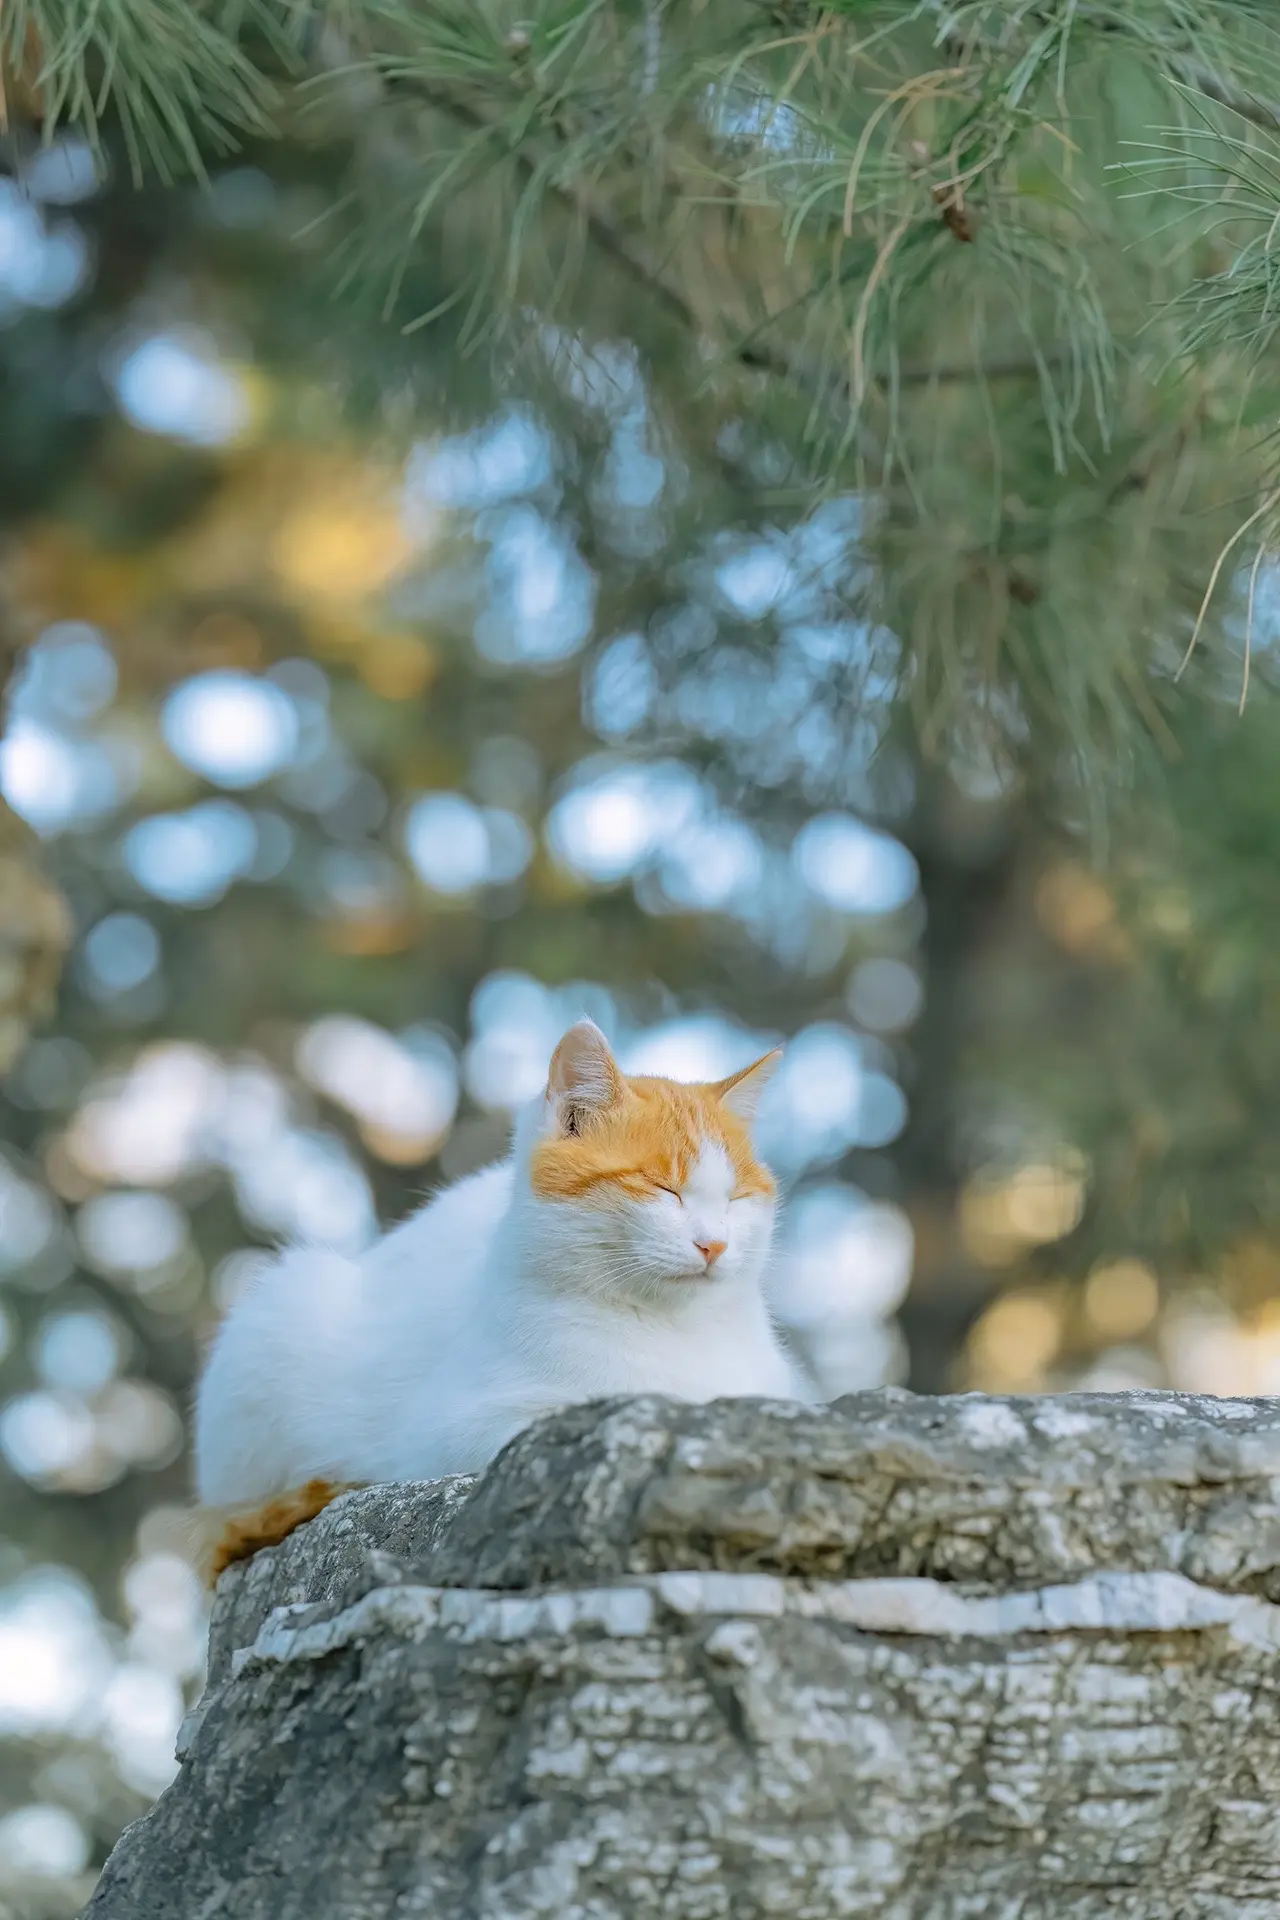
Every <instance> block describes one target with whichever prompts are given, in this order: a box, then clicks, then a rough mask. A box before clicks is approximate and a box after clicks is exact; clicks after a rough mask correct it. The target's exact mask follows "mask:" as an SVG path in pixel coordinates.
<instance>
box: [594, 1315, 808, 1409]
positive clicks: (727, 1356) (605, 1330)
mask: <svg viewBox="0 0 1280 1920" xmlns="http://www.w3.org/2000/svg"><path fill="white" fill-rule="evenodd" d="M710 1318H711V1321H712V1323H711V1324H710V1325H704V1324H699V1323H694V1324H692V1325H689V1324H681V1323H679V1322H677V1323H676V1324H674V1325H664V1324H662V1323H658V1324H656V1325H655V1324H654V1323H653V1322H651V1321H644V1320H642V1319H640V1318H638V1317H637V1319H636V1320H634V1321H625V1320H624V1321H621V1322H620V1323H615V1324H613V1325H610V1326H608V1327H600V1326H596V1325H590V1324H589V1325H585V1326H579V1327H577V1328H575V1329H573V1332H572V1335H571V1337H570V1339H569V1340H568V1341H567V1342H566V1343H565V1345H564V1347H563V1348H562V1350H561V1352H560V1354H559V1355H558V1356H557V1358H558V1360H559V1362H560V1364H561V1365H562V1366H564V1367H565V1368H566V1370H567V1371H568V1372H569V1373H570V1374H571V1375H572V1376H573V1378H572V1379H571V1380H570V1381H567V1382H566V1384H570V1385H572V1386H573V1387H574V1388H575V1390H576V1391H578V1392H582V1391H585V1392H587V1393H590V1394H599V1395H608V1394H632V1393H661V1394H669V1395H671V1396H672V1397H673V1398H675V1399H680V1400H714V1399H716V1398H718V1397H719V1396H720V1395H733V1394H755V1393H758V1394H770V1393H777V1392H779V1391H783V1390H784V1386H783V1382H784V1380H785V1362H784V1361H783V1360H782V1357H781V1355H780V1352H779V1349H778V1347H777V1344H776V1342H775V1340H774V1339H773V1336H772V1334H771V1332H770V1330H769V1328H768V1325H767V1323H764V1322H761V1323H759V1324H757V1323H754V1322H753V1321H752V1320H748V1319H746V1317H745V1316H743V1317H741V1318H735V1317H733V1316H722V1317H720V1318H719V1319H718V1320H717V1319H715V1318H714V1317H710Z"/></svg>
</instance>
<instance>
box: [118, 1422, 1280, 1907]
mask: <svg viewBox="0 0 1280 1920" xmlns="http://www.w3.org/2000/svg"><path fill="white" fill-rule="evenodd" d="M212 1653H213V1658H212V1662H211V1673H210V1685H209V1689H208V1691H207V1692H206V1695H205V1698H204V1700H203V1701H202V1702H201V1704H200V1706H199V1708H198V1709H197V1710H196V1712H195V1713H194V1714H193V1715H191V1716H190V1717H189V1719H188V1722H187V1724H186V1726H185V1728H184V1734H183V1741H182V1751H183V1766H182V1770H181V1772H180V1775H179V1777H178V1779H177V1781H176V1782H175V1783H174V1785H173V1786H172V1787H171V1788H170V1789H169V1791H168V1792H167V1793H166V1794H165V1795H164V1797H163V1798H162V1800H161V1801H160V1802H159V1804H158V1805H157V1806H156V1808H155V1809H154V1810H153V1811H152V1812H151V1813H150V1814H149V1815H148V1816H147V1818H146V1819H145V1820H143V1821H140V1822H139V1823H138V1824H137V1825H136V1826H134V1827H132V1828H131V1829H130V1830H129V1831H128V1832H127V1833H126V1834H125V1835H124V1837H123V1838H122V1840H121V1842H120V1844H119V1846H118V1847H117V1849H116V1852H115V1853H114V1854H113V1856H112V1858H111V1860H110V1862H109V1863H108V1866H107V1869H106V1872H105V1873H104V1875H103V1878H102V1880H101V1882H100V1884H99V1887H98V1890H97V1892H96V1894H95V1896H94V1898H93V1900H92V1902H91V1903H90V1907H89V1909H88V1914H89V1916H90V1920H213V1917H214V1916H222V1917H223V1920H383V1917H384V1916H386V1917H388V1920H389V1917H390V1916H396V1917H397V1920H411V1917H417V1916H422V1917H423V1920H425V1917H426V1916H431V1920H455V1917H456V1920H535V1917H536V1920H541V1917H542V1916H546V1920H631V1916H642V1917H644V1920H648V1917H649V1916H652V1920H766V1917H767V1916H773V1915H780V1914H785V1915H787V1916H788V1920H834V1917H836V1916H855V1915H856V1916H859V1920H863V1917H865V1920H1228V1916H1230V1920H1280V1403H1277V1404H1273V1403H1271V1402H1267V1401H1213V1400H1206V1399H1192V1398H1188V1397H1185V1396H1175V1395H1165V1394H1134V1395H1115V1396H1110V1395H1076V1396H1068V1397H1064V1398H1057V1399H1051V1400H1050V1399H1045V1400H990V1399H982V1398H978V1397H974V1396H967V1397H965V1398H961V1399H949V1400H924V1399H917V1398H914V1397H912V1396H910V1395H905V1394H898V1393H877V1394H865V1395H857V1396H854V1397H852V1398H850V1399H847V1400H844V1401H841V1402H839V1403H838V1404H837V1405H835V1406H834V1407H828V1408H822V1409H814V1408H799V1407H783V1406H777V1405H769V1404H763V1403H759V1402H724V1403H721V1404H719V1405H716V1406H712V1407H681V1406H675V1405H671V1404H668V1403H663V1402H659V1401H652V1400H644V1401H633V1402H629V1403H614V1404H612V1405H609V1406H606V1407H596V1408H578V1409H574V1410H571V1411H569V1412H566V1413H564V1414H562V1415H559V1416H557V1417H556V1418H555V1419H553V1420H550V1421H546V1422H544V1423H542V1424H541V1425H540V1426H539V1427H537V1428H535V1429H532V1430H531V1431H530V1432H529V1433H527V1434H525V1435H523V1436H522V1437H521V1438H520V1439H519V1440H517V1441H515V1442H514V1443H513V1444H512V1445H511V1446H510V1447H509V1448H508V1449H507V1450H506V1452H505V1453H504V1454H503V1455H502V1457H501V1458H500V1459H499V1460H498V1461H497V1462H496V1463H495V1465H494V1466H493V1467H492V1468H491V1469H490V1471H489V1473H488V1474H486V1475H485V1476H484V1477H483V1478H482V1479H481V1480H480V1481H478V1482H475V1483H470V1482H462V1481H455V1482H441V1483H437V1484H435V1485H433V1486H399V1487H382V1488H371V1489H368V1490H367V1491H364V1492H361V1493H357V1494H350V1495H347V1496H345V1497H344V1498H343V1499H342V1500H340V1501H338V1502H336V1503H335V1504H334V1506H333V1507H332V1508H331V1509H329V1510H328V1511H327V1512H326V1513H325V1514H322V1515H321V1516H320V1517H319V1518H318V1519H317V1520H315V1521H313V1522H312V1523H311V1524H310V1525H309V1526H308V1527H307V1528H305V1529H303V1530H302V1531H301V1532H300V1533H299V1534H297V1535H296V1536H295V1537H294V1538H293V1539H291V1540H290V1541H287V1542H286V1543H285V1544H284V1545H283V1546H282V1547H280V1548H278V1549H276V1550H274V1551H273V1552H270V1553H264V1554H262V1555H260V1556H259V1557H258V1559H257V1560H256V1561H254V1562H252V1563H251V1564H250V1565H249V1566H248V1567H246V1568H242V1569H232V1570H231V1571H230V1572H229V1573H228V1574H227V1575H225V1576H224V1579H223V1582H222V1585H221V1587H220V1589H219V1595H218V1601H217V1606H216V1610H215V1620H214V1629H213V1647H212Z"/></svg>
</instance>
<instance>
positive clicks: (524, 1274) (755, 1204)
mask: <svg viewBox="0 0 1280 1920" xmlns="http://www.w3.org/2000/svg"><path fill="white" fill-rule="evenodd" d="M779 1058H780V1055H779V1054H777V1053H771V1054H767V1055H766V1056H765V1058H764V1059H763V1060H758V1061H757V1062H756V1063H755V1065H754V1066H751V1067H747V1068H745V1069H744V1070H743V1071H742V1072H741V1073H737V1074H733V1075H731V1076H730V1078H729V1079H727V1080H721V1081H718V1082H715V1083H714V1084H711V1085H702V1086H686V1085H684V1084H682V1083H680V1082H677V1081H673V1080H660V1079H648V1078H645V1079H635V1078H628V1077H626V1076H625V1075H624V1074H623V1073H622V1072H621V1070H620V1068H619V1067H618V1065H617V1063H616V1061H615V1060H614V1057H613V1055H612V1053H611V1052H610V1050H609V1046H608V1042H607V1041H606V1040H605V1037H604V1035H603V1034H602V1033H601V1032H600V1030H599V1028H598V1027H596V1026H594V1025H593V1024H592V1023H591V1022H590V1021H587V1020H584V1021H582V1022H580V1023H579V1024H578V1025H577V1026H575V1027H571V1028H570V1030H569V1032H568V1033H567V1034H565V1036H564V1038H563V1039H562V1040H561V1042H560V1044H559V1046H558V1047H557V1048H556V1051H555V1054H554V1056H553V1058H552V1061H551V1068H550V1073H549V1076H548V1083H547V1087H546V1090H545V1092H544V1093H543V1094H542V1095H541V1097H540V1098H539V1099H538V1100H536V1101H535V1102H534V1103H533V1105H532V1107H531V1108H530V1109H529V1110H528V1111H527V1112H526V1113H525V1114H523V1115H522V1116H521V1118H520V1120H519V1122H518V1123H517V1127H516V1133H515V1140H514V1144H513V1151H512V1155H511V1158H510V1159H508V1160H506V1161H504V1162H502V1163H501V1164H500V1165H498V1166H494V1167H488V1168H486V1169H485V1170H484V1171H483V1172H481V1173H476V1174H473V1175H471V1176H470V1178H468V1179H465V1180H461V1181H459V1182H458V1183H457V1184H456V1185H455V1186H452V1187H448V1188H446V1189H445V1190H444V1191H443V1192H442V1193H440V1194H438V1195H437V1196H436V1197H435V1199H433V1200H432V1201H431V1202H430V1203H429V1205H427V1206H426V1207H424V1208H423V1209H422V1211H421V1212H420V1213H418V1214H415V1215H414V1216H413V1217H412V1218H411V1219H409V1220H407V1221H405V1222H404V1223H403V1224H402V1225H401V1226H399V1227H397V1228H396V1229H395V1230H394V1231H393V1232H391V1233H389V1234H387V1235H386V1237H385V1238H384V1239H383V1240H381V1241H380V1242H379V1243H378V1245H377V1246H375V1247H374V1248H373V1249H372V1250H371V1251H370V1252H369V1253H367V1254H365V1255H363V1256H362V1257H361V1258H360V1259H358V1260H348V1259H345V1258H343V1257H341V1256H339V1255H336V1254H331V1253H324V1252H321V1251H315V1250H309V1249H301V1248H299V1249H295V1250H293V1251H290V1252H287V1253H285V1254H284V1255H283V1256H282V1257H281V1259H280V1260H278V1261H277V1262H276V1263H275V1264H274V1265H273V1266H271V1267H270V1268H268V1269H267V1270H266V1271H265V1272H264V1273H263V1274H262V1276H261V1277H260V1278H259V1279H258V1280H257V1281H256V1282H255V1283H254V1284H253V1285H252V1286H251V1287H250V1289H249V1291H248V1292H247V1293H246V1294H245V1295H244V1296H242V1298H241V1299H239V1300H238V1301H237V1302H236V1304H235V1306H234V1307H233V1308H232V1310H231V1313H230V1314H229V1316H228V1318H227V1320H226V1322H225V1323H224V1325H223V1327H222V1329H221V1331H220V1332H219V1334H218V1337H217V1340H216V1343H215V1345H214V1348H213V1352H212V1354H211V1356H210V1359H209V1363H208V1366H207V1368H206V1370H205V1374H204V1378H203V1379H202V1381H201V1383H200V1391H199V1400H198V1405H197V1411H196V1481H197V1487H198V1491H199V1497H200V1499H201V1501H202V1502H203V1503H204V1504H205V1505H206V1506H208V1507H216V1508H223V1509H230V1508H244V1507H246V1506H257V1507H259V1509H260V1510H259V1511H258V1512H257V1513H256V1514H254V1515H253V1516H252V1517H251V1518H243V1519H241V1520H239V1521H237V1522H235V1523H233V1524H232V1525H231V1526H230V1528H229V1530H228V1532H227V1533H226V1534H225V1535H224V1539H223V1542H222V1545H221V1547H220V1548H219V1551H218V1554H217V1565H219V1566H221V1565H225V1564H226V1562H227V1561H228V1560H231V1559H234V1558H237V1557H240V1556H241V1555H243V1554H245V1553H247V1552H251V1551H253V1549H254V1548H255V1547H256V1546H259V1545H263V1544H266V1543H267V1542H268V1541H270V1540H273V1539H279V1538H281V1537H283V1534H284V1533H286V1532H288V1531H289V1529H290V1528H291V1527H292V1526H293V1525H296V1524H297V1522H298V1521H299V1520H302V1519H305V1518H307V1517H309V1515H310V1514H311V1513H313V1512H316V1511H318V1509H319V1508H320V1507H321V1506H323V1505H324V1504H325V1502H326V1501H327V1500H328V1499H329V1498H331V1497H332V1494H333V1492H334V1491H336V1489H337V1487H339V1486H342V1485H352V1484H356V1483H361V1482H371V1481H378V1480H405V1479H423V1480H429V1479H436V1478H438V1477H439V1476H441V1475H444V1474H451V1473H473V1472H476V1471H478V1470H479V1469H480V1468H482V1467H484V1466H485V1465H486V1464H487V1463H488V1462H489V1461H490V1460H491V1459H492V1458H493V1456H494V1454H495V1453H496V1452H497V1451H498V1449H499V1448H500V1447H502V1446H503V1445H504V1444H505V1442H506V1441H508V1440H509V1439H511V1437H512V1436H513V1435H514V1434H516V1433H518V1432H519V1431H520V1430H521V1429H522V1428H523V1427H526V1426H527V1425H528V1424H529V1422H530V1421H532V1420H534V1419H536V1418H537V1417H538V1416H539V1415H540V1414H543V1413H547V1412H550V1411H551V1410H553V1409H554V1408H557V1407H562V1406H567V1405H570V1404H573V1403H576V1402H581V1401H585V1400H596V1399H602V1398H605V1397H608V1396H610V1395H614V1394H634V1393H659V1394H667V1395H670V1396H671V1397H672V1398H674V1399H679V1400H713V1399H718V1398H720V1397H722V1396H736V1395H761V1396H765V1397H770V1398H775V1399H806V1400H807V1399H812V1398H813V1397H814V1396H813V1392H812V1390H811V1388H810V1387H809V1386H808V1384H807V1383H806V1382H805V1380H804V1378H803V1376H802V1375H801V1373H800V1372H799V1370H798V1368H797V1367H796V1366H795V1365H794V1363H793V1362H792V1361H791V1360H790V1359H789V1358H788V1356H787V1354H786V1352H785V1351H784V1349H783V1347H782V1345H781V1343H780V1341H779V1339H778V1336H777V1334H776V1332H775V1330H774V1327H773V1324H772V1322H771V1320H770V1317H769V1312H768V1308H767V1306H766V1303H765V1295H764V1290H763V1286H762V1281H763V1276H764V1271H765V1265H766V1261H767V1259H768V1255H769V1250H770V1242H771V1239H772V1234H773V1225H774V1214H775V1210H776V1193H775V1188H774V1182H773V1177H772V1175H771V1174H770V1173H769V1171H768V1169H767V1168H765V1167H764V1166H762V1165H761V1163H760V1162H759V1161H758V1160H757V1159H756V1157H755V1155H754V1153H753V1151H752V1147H751V1140H750V1133H749V1123H750V1120H751V1117H752V1114H753V1112H754V1110H755V1105H756V1101H757V1099H758V1097H759V1095H760V1093H761V1091H762V1089H763V1087H764V1084H765V1082H766V1081H767V1079H768V1078H769V1075H770V1074H771V1072H772V1071H773V1069H774V1067H775V1066H776V1065H777V1062H778V1059H779Z"/></svg>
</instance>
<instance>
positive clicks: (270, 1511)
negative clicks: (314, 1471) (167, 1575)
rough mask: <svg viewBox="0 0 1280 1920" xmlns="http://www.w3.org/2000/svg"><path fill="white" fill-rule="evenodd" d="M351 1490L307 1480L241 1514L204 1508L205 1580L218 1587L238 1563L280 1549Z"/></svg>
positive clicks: (325, 1481)
mask: <svg viewBox="0 0 1280 1920" xmlns="http://www.w3.org/2000/svg"><path fill="white" fill-rule="evenodd" d="M347 1491H349V1489H348V1488H347V1487H344V1486H341V1485H339V1484H338V1482H337V1481H334V1480H308V1482H307V1484H306V1485H305V1486H304V1487H296V1488H293V1489H291V1490H290V1491H289V1492H288V1493H281V1494H277V1495H276V1497H275V1498H274V1499H273V1500H268V1501H267V1502H266V1503H265V1504H264V1505H262V1506H260V1507H253V1508H250V1509H248V1510H246V1511H243V1512H240V1513H232V1514H228V1513H217V1512H214V1511H212V1510H210V1509H207V1508H206V1509H205V1510H204V1511H203V1513H202V1516H201V1518H202V1522H203V1529H202V1530H203V1532H204V1540H203V1543H202V1545H203V1553H202V1555H201V1557H202V1559H203V1561H204V1572H205V1577H206V1579H207V1581H208V1583H209V1585H210V1586H211V1587H212V1586H216V1584H217V1582H218V1578H219V1576H220V1575H221V1574H222V1573H224V1572H225V1571H226V1569H227V1568H228V1567H230V1566H233V1565H234V1564H235V1562H236V1561H237V1560H248V1559H249V1558H250V1557H251V1556H252V1555H253V1554H255V1553H258V1552H260V1551H261V1550H262V1548H263V1547H278V1546H279V1545H280V1542H281V1541H282V1540H287V1539H288V1537H289V1535H290V1534H291V1533H293V1532H294V1530H295V1529H296V1528H298V1527H300V1526H302V1525H304V1523H305V1522H306V1521H308V1520H314V1519H315V1517H316V1515H317V1514H318V1513H323V1511H324V1509H325V1508H326V1507H327V1506H328V1505H329V1502H330V1501H331V1500H336V1499H337V1497H338V1495H339V1494H340V1493H346V1492H347Z"/></svg>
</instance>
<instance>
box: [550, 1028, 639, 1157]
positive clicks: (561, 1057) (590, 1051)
mask: <svg viewBox="0 0 1280 1920" xmlns="http://www.w3.org/2000/svg"><path fill="white" fill-rule="evenodd" d="M547 1098H548V1100H549V1101H550V1102H551V1103H552V1105H553V1107H554V1109H555V1117H556V1121H557V1124H558V1126H559V1129H560V1131H561V1133H567V1134H575V1133H578V1132H580V1131H581V1128H582V1122H583V1121H584V1120H585V1119H589V1118H590V1116H591V1115H592V1114H595V1113H603V1112H604V1111H605V1110H606V1108H608V1107H611V1106H613V1105H614V1103H615V1102H616V1101H618V1100H620V1099H621V1098H622V1070H621V1068H620V1067H619V1066H618V1063H617V1061H616V1060H615V1059H614V1057H613V1055H612V1053H611V1052H610V1050H609V1042H608V1041H607V1040H606V1039H605V1037H604V1035H603V1034H602V1033H601V1031H600V1029H599V1027H598V1026H597V1025H596V1023H595V1021H594V1020H579V1021H578V1024H577V1025H576V1026H574V1027H570V1029H569V1031H568V1033H566V1034H565V1036H564V1039H563V1040H562V1041H561V1042H560V1044H559V1046H558V1047H557V1048H556V1050H555V1052H554V1053H553V1054H552V1056H551V1066H550V1068H549V1069H548V1072H547Z"/></svg>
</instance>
